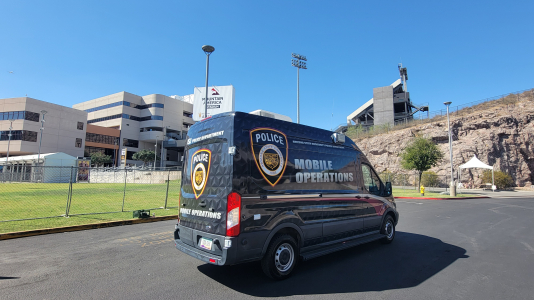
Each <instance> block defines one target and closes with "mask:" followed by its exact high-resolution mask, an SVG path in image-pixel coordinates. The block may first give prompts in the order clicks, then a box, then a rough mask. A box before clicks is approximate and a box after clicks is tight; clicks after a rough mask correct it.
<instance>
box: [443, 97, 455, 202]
mask: <svg viewBox="0 0 534 300" xmlns="http://www.w3.org/2000/svg"><path fill="white" fill-rule="evenodd" d="M451 103H452V102H450V101H448V102H443V104H445V106H447V129H448V131H449V152H450V155H451V186H450V189H451V196H452V197H456V186H455V185H454V170H453V166H452V133H451V122H450V119H449V106H450V105H451Z"/></svg>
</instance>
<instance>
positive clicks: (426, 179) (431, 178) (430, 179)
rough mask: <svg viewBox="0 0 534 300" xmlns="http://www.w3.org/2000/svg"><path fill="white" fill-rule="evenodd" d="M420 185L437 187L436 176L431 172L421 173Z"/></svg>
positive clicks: (437, 179) (437, 178)
mask: <svg viewBox="0 0 534 300" xmlns="http://www.w3.org/2000/svg"><path fill="white" fill-rule="evenodd" d="M421 184H422V185H423V186H431V187H437V186H438V184H439V177H438V174H436V172H432V171H425V172H423V177H422V178H421Z"/></svg>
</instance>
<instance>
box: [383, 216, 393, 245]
mask: <svg viewBox="0 0 534 300" xmlns="http://www.w3.org/2000/svg"><path fill="white" fill-rule="evenodd" d="M380 233H382V234H384V235H385V237H384V238H382V240H381V241H382V243H384V244H390V243H391V242H393V239H394V238H395V222H394V221H393V218H392V217H391V216H386V218H385V219H384V223H383V224H382V229H381V230H380Z"/></svg>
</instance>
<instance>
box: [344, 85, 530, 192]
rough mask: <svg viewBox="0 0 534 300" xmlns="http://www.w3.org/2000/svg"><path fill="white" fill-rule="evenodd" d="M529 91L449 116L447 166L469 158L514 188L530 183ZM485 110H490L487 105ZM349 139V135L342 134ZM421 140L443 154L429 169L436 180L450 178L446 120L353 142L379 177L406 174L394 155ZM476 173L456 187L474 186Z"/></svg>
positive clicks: (468, 174) (478, 171)
mask: <svg viewBox="0 0 534 300" xmlns="http://www.w3.org/2000/svg"><path fill="white" fill-rule="evenodd" d="M532 94H533V93H532V91H530V92H526V93H523V94H521V95H520V96H521V97H520V98H519V99H520V100H519V101H517V102H516V103H512V104H503V105H496V106H493V107H491V108H487V109H485V110H478V109H476V108H472V109H469V110H467V111H464V112H463V113H462V114H463V115H462V116H452V118H451V127H452V132H453V164H454V169H455V172H456V170H458V166H459V165H461V164H463V163H465V162H467V161H468V160H470V159H471V158H472V157H473V155H474V154H476V155H477V157H478V158H479V159H480V160H481V161H482V162H484V163H486V164H489V165H490V166H492V165H493V166H495V169H496V170H501V171H504V172H506V173H508V174H510V175H511V176H512V177H513V179H514V181H515V184H516V186H520V187H524V186H530V185H531V184H533V183H534V99H533V97H532ZM489 106H491V105H489ZM347 135H348V136H349V137H351V135H350V133H347ZM417 135H422V136H424V137H426V138H430V139H432V140H433V141H434V142H435V143H436V144H437V145H438V146H439V148H440V149H441V150H442V151H443V153H444V157H445V158H444V159H443V161H442V162H441V163H440V164H439V165H438V166H437V167H434V168H433V169H431V171H434V172H436V173H437V174H438V175H449V174H450V159H449V157H450V155H449V140H448V133H447V118H446V117H440V118H434V119H432V120H431V122H429V123H426V124H421V125H417V126H413V127H411V128H406V129H402V130H396V131H392V132H390V133H388V134H381V135H377V136H374V137H370V138H364V139H359V140H358V139H356V138H354V137H351V138H353V140H354V141H355V142H356V143H357V144H358V146H359V147H360V148H361V149H362V151H363V152H364V153H365V155H366V156H367V157H368V158H369V160H370V161H371V162H372V163H373V164H374V167H375V168H376V170H377V171H378V172H379V173H380V172H384V171H386V170H387V171H390V172H393V173H407V171H406V170H404V169H402V168H401V166H400V157H399V154H400V153H401V152H402V150H403V149H404V148H405V147H406V146H407V145H408V144H409V142H410V141H411V140H412V138H413V137H415V136H417ZM482 172H483V170H481V169H468V170H463V171H462V175H461V178H462V182H466V181H469V180H471V181H472V182H474V183H475V184H480V183H481V180H480V179H479V176H480V175H481V174H482Z"/></svg>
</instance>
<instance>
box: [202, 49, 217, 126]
mask: <svg viewBox="0 0 534 300" xmlns="http://www.w3.org/2000/svg"><path fill="white" fill-rule="evenodd" d="M202 50H204V53H206V102H205V105H204V118H207V117H208V74H209V71H210V54H212V53H213V51H215V47H213V46H210V45H204V46H202Z"/></svg>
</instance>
